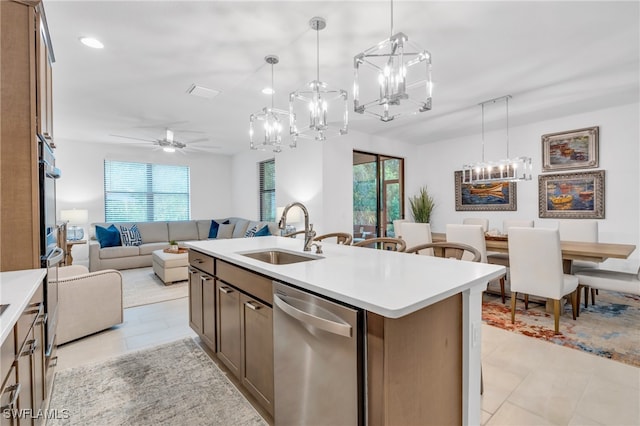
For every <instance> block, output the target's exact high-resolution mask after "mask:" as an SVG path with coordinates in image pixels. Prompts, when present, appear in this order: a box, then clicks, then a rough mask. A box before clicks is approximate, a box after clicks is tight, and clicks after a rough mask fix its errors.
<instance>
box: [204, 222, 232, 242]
mask: <svg viewBox="0 0 640 426" xmlns="http://www.w3.org/2000/svg"><path fill="white" fill-rule="evenodd" d="M222 223H223V224H225V225H228V224H229V219H227V220H225V221H224V222H222ZM218 228H220V224H219V223H218V222H216V221H215V220H212V221H211V228H209V238H218Z"/></svg>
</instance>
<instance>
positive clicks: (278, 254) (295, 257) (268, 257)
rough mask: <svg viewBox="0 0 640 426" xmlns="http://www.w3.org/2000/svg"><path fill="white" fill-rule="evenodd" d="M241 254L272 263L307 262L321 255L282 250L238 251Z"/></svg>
mask: <svg viewBox="0 0 640 426" xmlns="http://www.w3.org/2000/svg"><path fill="white" fill-rule="evenodd" d="M239 254H241V255H243V256H247V257H250V258H252V259H256V260H259V261H261V262H266V263H270V264H272V265H288V264H291V263H299V262H308V261H310V260H318V259H322V257H321V256H314V255H310V254H300V253H294V252H290V251H284V250H276V249H273V250H262V251H254V252H246V253H239Z"/></svg>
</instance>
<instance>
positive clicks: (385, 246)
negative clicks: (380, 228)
mask: <svg viewBox="0 0 640 426" xmlns="http://www.w3.org/2000/svg"><path fill="white" fill-rule="evenodd" d="M352 245H353V246H354V247H373V248H380V249H382V250H390V251H404V250H405V249H406V248H407V244H406V243H405V242H404V240H403V239H401V238H391V237H376V238H369V239H367V240H364V241H358V242H357V243H353V244H352Z"/></svg>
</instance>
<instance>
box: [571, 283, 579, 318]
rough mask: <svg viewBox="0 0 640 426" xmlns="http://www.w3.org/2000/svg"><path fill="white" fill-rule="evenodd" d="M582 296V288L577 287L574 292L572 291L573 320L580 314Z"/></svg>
mask: <svg viewBox="0 0 640 426" xmlns="http://www.w3.org/2000/svg"><path fill="white" fill-rule="evenodd" d="M579 297H580V290H579V289H577V288H576V289H575V291H574V292H572V293H571V308H572V310H573V320H574V321H575V320H576V317H577V316H578V311H579V310H580V301H579V300H578V299H579Z"/></svg>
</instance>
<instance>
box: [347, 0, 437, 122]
mask: <svg viewBox="0 0 640 426" xmlns="http://www.w3.org/2000/svg"><path fill="white" fill-rule="evenodd" d="M353 66H354V83H353V106H354V111H355V112H357V113H360V114H365V113H366V114H369V115H372V116H374V117H377V118H379V119H380V120H382V121H385V122H387V121H391V120H393V119H394V118H397V117H399V116H406V115H412V114H417V113H419V112H424V111H429V110H430V109H431V92H432V89H433V84H432V81H431V54H430V53H429V52H428V51H427V50H424V49H421V48H419V47H418V46H416V45H415V44H413V43H411V42H409V37H407V35H406V34H404V33H401V32H399V33H396V34H394V33H393V0H391V33H390V37H389V38H388V39H386V40H383V41H381V42H380V43H378V44H377V45H375V46H373V47H370V48H369V49H367V50H365V51H363V52H362V53H359V54H357V55H356V56H355V57H354V58H353Z"/></svg>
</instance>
